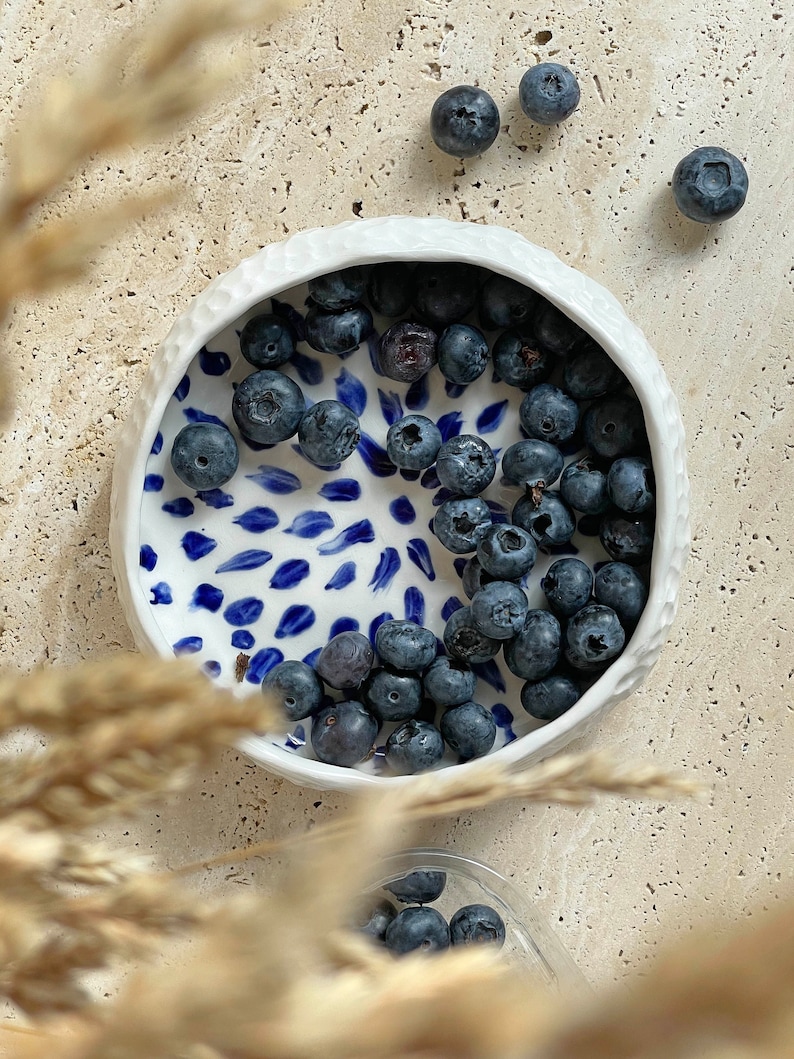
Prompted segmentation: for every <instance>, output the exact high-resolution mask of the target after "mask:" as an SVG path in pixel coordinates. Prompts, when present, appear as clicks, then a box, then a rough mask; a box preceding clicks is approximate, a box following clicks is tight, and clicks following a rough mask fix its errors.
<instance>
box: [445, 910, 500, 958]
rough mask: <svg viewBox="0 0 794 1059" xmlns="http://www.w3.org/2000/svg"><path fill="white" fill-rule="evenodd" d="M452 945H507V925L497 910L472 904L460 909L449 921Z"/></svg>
mask: <svg viewBox="0 0 794 1059" xmlns="http://www.w3.org/2000/svg"><path fill="white" fill-rule="evenodd" d="M449 938H450V943H451V944H452V945H496V946H497V947H498V948H501V947H502V945H504V943H505V924H504V920H503V919H502V917H501V916H500V915H499V913H498V912H497V911H496V909H495V908H491V906H490V905H482V904H472V905H464V906H463V907H462V908H459V909H458V910H457V912H456V913H455V915H454V916H453V917H452V919H450V921H449Z"/></svg>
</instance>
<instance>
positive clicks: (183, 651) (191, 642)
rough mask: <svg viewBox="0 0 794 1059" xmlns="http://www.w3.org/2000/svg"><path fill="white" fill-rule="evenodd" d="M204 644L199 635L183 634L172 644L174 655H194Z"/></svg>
mask: <svg viewBox="0 0 794 1059" xmlns="http://www.w3.org/2000/svg"><path fill="white" fill-rule="evenodd" d="M203 646H204V641H203V640H202V638H201V637H200V636H183V637H182V639H181V640H177V642H176V643H175V644H174V645H173V649H174V654H175V655H194V654H196V652H197V651H200V650H201V648H202V647H203Z"/></svg>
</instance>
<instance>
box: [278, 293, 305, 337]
mask: <svg viewBox="0 0 794 1059" xmlns="http://www.w3.org/2000/svg"><path fill="white" fill-rule="evenodd" d="M270 305H271V307H272V309H273V315H274V316H280V317H281V318H282V320H286V321H287V322H288V323H290V324H292V329H293V331H294V332H295V335H296V337H297V339H298V341H299V342H304V341H305V340H306V322H305V321H304V319H303V317H302V316H301V314H300V313H299V312H298V310H297V309H295V308H293V307H292V306H291V305H290V304H289V302H282V301H279V300H278V298H271V299H270Z"/></svg>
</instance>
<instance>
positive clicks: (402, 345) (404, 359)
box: [378, 320, 438, 382]
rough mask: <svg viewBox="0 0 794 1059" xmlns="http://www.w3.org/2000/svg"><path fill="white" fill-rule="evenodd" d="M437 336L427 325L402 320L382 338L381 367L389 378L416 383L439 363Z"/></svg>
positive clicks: (385, 332) (379, 347) (380, 349)
mask: <svg viewBox="0 0 794 1059" xmlns="http://www.w3.org/2000/svg"><path fill="white" fill-rule="evenodd" d="M437 346H438V336H437V335H436V332H435V331H432V330H431V329H430V328H429V327H426V326H425V324H419V323H412V322H411V321H410V320H403V321H401V322H400V323H398V324H392V325H391V327H389V328H387V329H386V330H385V331H384V332H383V334H382V335H381V336H380V340H379V342H378V364H379V366H380V370H381V371H382V372H383V374H384V375H385V376H386V378H387V379H394V380H395V381H396V382H416V381H417V380H418V379H421V378H422V376H423V375H426V374H427V373H428V371H430V369H431V368H432V367H433V365H434V364H435V363H436V359H437Z"/></svg>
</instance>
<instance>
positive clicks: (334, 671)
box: [315, 631, 375, 688]
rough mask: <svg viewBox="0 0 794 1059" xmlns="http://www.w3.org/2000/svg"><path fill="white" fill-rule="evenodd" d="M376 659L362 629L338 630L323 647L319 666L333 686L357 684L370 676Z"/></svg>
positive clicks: (352, 686) (342, 686) (356, 685)
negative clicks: (360, 630) (361, 631)
mask: <svg viewBox="0 0 794 1059" xmlns="http://www.w3.org/2000/svg"><path fill="white" fill-rule="evenodd" d="M374 661H375V651H374V649H373V647H372V644H371V643H370V642H369V640H368V639H367V638H366V636H364V634H363V633H360V632H352V631H346V632H339V633H337V634H336V636H332V637H331V639H330V640H329V641H328V643H327V644H326V645H325V647H323V649H322V651H320V654H319V657H318V659H317V663H316V666H315V668H316V670H317V673H318V674H319V676H320V678H321V679H322V680H324V681H325V683H326V684H328V686H329V687H332V688H357V687H360V685H361V684H363V683H364V681H365V680H366V679H367V677H368V676H369V672H370V670H371V669H372V666H373V663H374Z"/></svg>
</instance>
